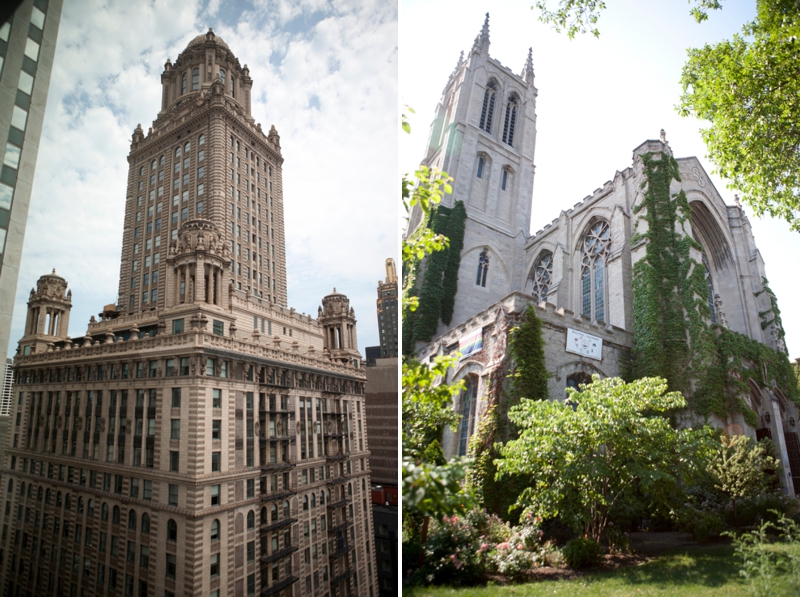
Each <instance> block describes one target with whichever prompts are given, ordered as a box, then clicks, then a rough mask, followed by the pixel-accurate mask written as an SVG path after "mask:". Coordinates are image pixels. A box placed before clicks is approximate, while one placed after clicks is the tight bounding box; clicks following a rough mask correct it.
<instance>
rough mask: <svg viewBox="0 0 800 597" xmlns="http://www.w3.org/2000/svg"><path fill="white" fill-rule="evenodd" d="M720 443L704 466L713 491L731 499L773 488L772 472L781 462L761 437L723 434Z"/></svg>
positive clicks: (764, 491) (753, 494)
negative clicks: (758, 440) (759, 439)
mask: <svg viewBox="0 0 800 597" xmlns="http://www.w3.org/2000/svg"><path fill="white" fill-rule="evenodd" d="M720 444H721V445H720V446H719V447H718V449H717V450H716V451H715V452H714V454H713V455H712V456H711V459H710V460H709V463H708V466H707V471H708V473H709V475H710V476H711V481H712V483H713V485H714V489H715V490H716V491H717V492H719V493H721V494H722V495H724V496H725V497H726V498H727V499H729V500H730V501H731V502H735V501H736V500H738V499H742V498H747V497H753V496H757V495H761V494H764V493H768V492H770V491H771V490H773V489H774V486H775V485H776V478H775V472H776V471H778V470H780V468H781V465H780V462H778V460H777V459H776V458H775V457H773V456H772V455H771V452H772V446H771V445H769V444H767V443H766V441H765V440H762V441H760V442H754V441H753V440H752V439H751V438H749V437H747V436H746V435H734V436H733V437H728V436H727V435H723V436H722V437H720Z"/></svg>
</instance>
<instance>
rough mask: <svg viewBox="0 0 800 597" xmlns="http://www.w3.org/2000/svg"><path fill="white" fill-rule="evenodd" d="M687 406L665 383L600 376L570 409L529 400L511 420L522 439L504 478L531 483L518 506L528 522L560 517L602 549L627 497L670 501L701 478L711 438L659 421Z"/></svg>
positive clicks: (511, 449)
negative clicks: (685, 483)
mask: <svg viewBox="0 0 800 597" xmlns="http://www.w3.org/2000/svg"><path fill="white" fill-rule="evenodd" d="M685 406H686V401H685V400H684V398H683V397H682V396H681V395H680V393H678V392H667V384H666V382H665V381H664V380H663V379H660V378H643V379H639V380H637V381H634V382H632V383H627V384H626V383H624V382H623V381H622V380H620V379H616V378H612V379H602V380H601V379H600V378H599V377H598V376H595V377H594V381H593V383H591V384H590V385H587V386H582V391H580V392H578V391H576V390H574V389H572V390H571V392H570V397H569V398H568V399H567V400H566V401H565V402H556V401H550V400H544V401H539V400H524V399H523V400H522V402H521V404H520V405H519V406H516V407H514V408H512V409H511V410H510V412H509V418H510V419H511V421H512V422H513V423H514V424H516V425H517V427H518V428H519V437H518V438H517V439H513V440H511V441H509V442H508V443H507V444H506V445H505V446H504V447H503V448H502V449H501V455H502V458H501V459H499V460H497V461H496V463H497V469H498V478H499V479H500V480H502V479H503V478H504V477H507V476H509V475H525V476H528V477H529V478H530V479H531V480H532V485H531V486H530V487H528V488H527V489H525V490H524V491H523V492H522V494H521V495H520V497H519V499H518V501H517V505H518V506H520V507H522V508H524V512H523V515H525V514H528V513H530V514H533V515H534V516H541V517H543V518H555V517H559V518H560V519H561V520H562V521H564V522H565V523H567V524H570V525H571V526H573V528H574V529H575V530H576V531H578V532H581V533H582V534H588V535H589V536H590V537H592V538H593V539H595V540H598V541H599V539H600V536H601V535H602V533H603V530H604V529H605V527H606V525H607V524H608V522H609V520H610V519H609V512H610V510H611V508H612V507H613V506H614V504H615V503H617V501H618V500H621V499H623V496H624V494H625V492H626V491H633V490H638V491H641V492H643V493H648V494H652V495H657V494H661V495H666V494H667V493H668V492H665V491H663V489H664V487H665V486H666V487H670V488H671V487H674V486H675V485H676V482H677V477H678V475H681V476H682V477H683V478H684V479H685V478H687V477H690V476H692V475H693V474H695V473H696V472H697V471H696V470H695V467H696V466H697V465H696V462H697V460H698V459H697V454H698V453H700V454H702V453H704V452H706V451H707V450H708V441H707V440H708V438H710V432H709V431H708V430H706V429H704V430H701V431H692V430H689V429H684V430H676V429H674V428H673V427H672V425H671V424H670V421H669V419H667V418H665V417H664V416H661V415H663V414H667V413H670V412H672V411H674V410H676V409H681V408H684V407H685Z"/></svg>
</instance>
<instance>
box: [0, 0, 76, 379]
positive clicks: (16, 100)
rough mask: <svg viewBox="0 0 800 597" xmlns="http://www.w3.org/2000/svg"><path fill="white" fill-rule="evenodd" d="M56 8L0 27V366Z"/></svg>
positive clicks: (37, 2) (36, 0)
mask: <svg viewBox="0 0 800 597" xmlns="http://www.w3.org/2000/svg"><path fill="white" fill-rule="evenodd" d="M61 2H62V0H25V1H24V2H22V3H20V4H19V6H18V7H17V8H16V10H14V12H13V14H12V15H11V16H10V18H9V19H8V20H6V21H5V22H2V24H1V25H0V139H2V140H3V142H4V148H5V149H4V150H3V152H4V153H3V156H4V158H3V163H2V165H0V297H3V300H0V363H5V362H6V355H7V354H8V352H7V351H8V343H9V339H10V338H9V337H10V335H11V318H12V315H13V314H14V296H15V295H16V293H17V279H18V277H19V264H20V259H21V257H22V242H23V240H24V239H25V225H26V224H27V222H28V207H29V205H30V202H31V189H32V187H33V175H34V171H35V169H36V158H37V156H38V153H39V138H40V137H41V135H42V123H43V121H44V111H45V106H46V105H47V92H48V90H49V88H50V71H51V69H52V68H53V57H54V56H55V52H56V38H57V37H58V25H59V22H60V21H61ZM3 14H4V16H5V14H6V13H5V11H4V13H3ZM1 366H2V365H0V367H1Z"/></svg>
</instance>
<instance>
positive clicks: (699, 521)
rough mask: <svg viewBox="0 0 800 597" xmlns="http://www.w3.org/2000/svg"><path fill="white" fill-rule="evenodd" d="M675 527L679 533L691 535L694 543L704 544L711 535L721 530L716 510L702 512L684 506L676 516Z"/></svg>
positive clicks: (719, 518)
mask: <svg viewBox="0 0 800 597" xmlns="http://www.w3.org/2000/svg"><path fill="white" fill-rule="evenodd" d="M675 522H676V526H677V527H678V530H679V531H683V532H684V533H691V534H692V536H693V537H694V539H695V541H697V542H698V543H705V542H706V541H708V540H709V538H710V537H711V535H713V534H719V533H721V532H722V530H723V524H722V517H721V516H720V514H719V512H717V511H716V510H704V509H700V508H695V507H693V506H691V505H689V504H684V506H683V508H681V509H680V510H679V511H678V512H677V514H676V521H675Z"/></svg>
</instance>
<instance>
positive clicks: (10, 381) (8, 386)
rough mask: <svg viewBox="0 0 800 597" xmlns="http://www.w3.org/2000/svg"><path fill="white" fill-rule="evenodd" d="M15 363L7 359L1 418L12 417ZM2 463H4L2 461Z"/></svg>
mask: <svg viewBox="0 0 800 597" xmlns="http://www.w3.org/2000/svg"><path fill="white" fill-rule="evenodd" d="M13 363H14V361H13V359H6V364H5V368H4V369H3V376H2V381H3V385H2V387H0V417H8V416H10V415H11V395H12V390H13V388H14V372H13V370H12V369H11V366H12V365H13ZM1 447H2V446H0V448H1ZM0 462H2V461H1V460H0Z"/></svg>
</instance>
